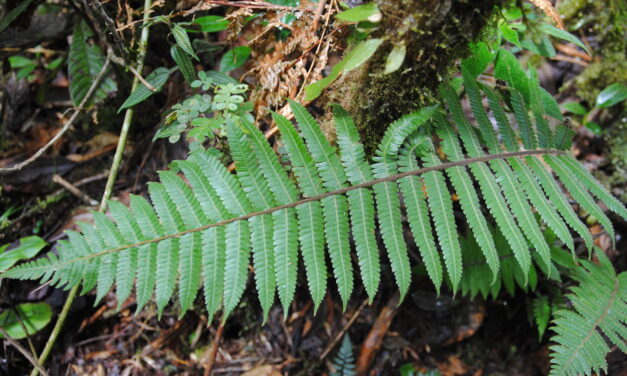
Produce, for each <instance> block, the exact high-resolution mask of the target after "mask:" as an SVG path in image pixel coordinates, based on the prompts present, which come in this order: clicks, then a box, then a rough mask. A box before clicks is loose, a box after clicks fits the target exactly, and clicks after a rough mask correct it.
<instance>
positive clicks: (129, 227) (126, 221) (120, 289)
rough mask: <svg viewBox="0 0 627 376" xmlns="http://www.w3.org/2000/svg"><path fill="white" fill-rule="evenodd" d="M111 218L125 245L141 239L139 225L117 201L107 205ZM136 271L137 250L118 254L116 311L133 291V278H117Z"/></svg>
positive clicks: (127, 209)
mask: <svg viewBox="0 0 627 376" xmlns="http://www.w3.org/2000/svg"><path fill="white" fill-rule="evenodd" d="M108 207H109V211H110V212H111V216H112V217H113V219H114V220H115V224H116V225H117V227H118V229H119V230H120V232H121V233H122V235H123V236H124V240H125V242H126V243H137V242H139V241H140V240H141V239H142V233H141V229H140V226H139V224H138V223H137V220H136V219H135V217H133V213H132V212H131V210H130V209H129V208H127V207H126V206H124V205H122V204H121V203H120V202H118V201H109V204H108ZM136 269H137V248H130V249H129V250H128V251H126V252H120V254H119V256H118V270H117V275H118V278H117V279H118V284H117V290H116V294H117V296H118V310H119V309H120V307H121V306H122V303H124V302H125V301H126V299H127V298H128V297H129V295H130V294H131V291H132V290H133V282H134V278H132V277H131V278H120V277H119V276H129V275H130V276H133V275H134V274H135V270H136Z"/></svg>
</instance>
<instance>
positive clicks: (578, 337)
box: [550, 250, 627, 376]
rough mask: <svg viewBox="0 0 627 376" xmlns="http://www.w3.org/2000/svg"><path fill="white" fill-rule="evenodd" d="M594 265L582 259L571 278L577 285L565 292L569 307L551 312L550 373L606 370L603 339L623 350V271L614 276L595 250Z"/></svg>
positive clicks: (626, 307) (626, 296) (626, 300)
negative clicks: (551, 343)
mask: <svg viewBox="0 0 627 376" xmlns="http://www.w3.org/2000/svg"><path fill="white" fill-rule="evenodd" d="M596 255H597V257H598V258H599V261H600V263H599V264H598V265H596V264H593V263H592V262H589V261H586V260H582V265H583V268H582V269H579V270H578V271H577V273H576V275H575V278H576V279H577V281H578V282H579V285H578V286H575V287H573V288H572V289H571V293H570V294H568V295H567V297H568V298H569V300H570V301H571V303H572V307H573V309H571V310H569V309H561V310H558V311H557V312H555V319H554V320H553V326H552V327H551V330H553V331H554V332H555V333H556V334H555V336H553V337H552V338H551V339H552V341H554V342H556V344H555V345H553V346H551V347H550V349H551V357H552V359H551V363H552V367H551V375H554V376H558V375H559V376H562V375H567V376H571V375H572V376H575V375H580V374H585V375H590V374H591V373H592V372H595V373H597V374H599V373H600V371H601V370H603V371H604V372H606V373H607V362H606V360H605V357H606V355H607V354H608V353H609V352H610V348H609V346H608V344H607V341H606V340H605V339H604V337H603V336H605V337H607V338H608V339H609V341H610V342H611V343H612V344H614V345H615V346H617V347H618V348H619V349H620V350H621V351H623V352H627V343H626V342H625V341H626V339H627V322H626V320H625V317H627V272H623V273H620V274H619V275H616V272H615V271H614V268H613V267H612V264H611V263H610V261H609V260H608V259H607V257H606V256H605V255H604V254H603V252H602V251H600V250H597V252H596Z"/></svg>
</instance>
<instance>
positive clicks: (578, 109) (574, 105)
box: [562, 102, 588, 116]
mask: <svg viewBox="0 0 627 376" xmlns="http://www.w3.org/2000/svg"><path fill="white" fill-rule="evenodd" d="M562 108H564V110H565V111H567V112H570V113H573V114H575V115H582V116H583V115H585V114H586V113H587V112H588V110H586V108H585V107H584V106H583V105H582V104H581V103H579V102H566V103H564V104H563V105H562Z"/></svg>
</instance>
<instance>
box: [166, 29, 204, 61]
mask: <svg viewBox="0 0 627 376" xmlns="http://www.w3.org/2000/svg"><path fill="white" fill-rule="evenodd" d="M172 35H174V39H175V40H176V44H177V45H178V46H179V47H181V49H182V50H183V51H185V52H187V53H188V54H189V55H190V56H192V57H194V58H195V59H196V60H198V56H197V55H196V53H195V52H194V48H193V47H192V43H191V42H190V40H189V36H188V35H187V31H185V29H183V27H182V26H181V25H174V26H173V27H172Z"/></svg>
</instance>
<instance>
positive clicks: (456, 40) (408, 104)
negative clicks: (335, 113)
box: [318, 0, 505, 153]
mask: <svg viewBox="0 0 627 376" xmlns="http://www.w3.org/2000/svg"><path fill="white" fill-rule="evenodd" d="M376 2H377V3H378V5H379V9H380V10H381V13H382V15H383V18H382V20H381V23H380V25H379V26H378V28H377V29H376V31H375V32H374V33H373V34H372V37H376V38H384V39H385V43H384V44H383V45H382V46H381V47H380V48H379V50H378V51H377V53H376V54H375V55H374V56H373V57H372V58H371V59H370V60H369V61H368V62H367V63H366V64H364V65H363V66H362V67H360V68H359V69H356V70H354V71H351V72H349V73H348V74H346V75H344V76H343V77H341V78H340V79H339V80H337V81H336V82H334V83H333V84H332V86H331V87H329V88H328V89H327V90H326V92H325V95H324V96H323V97H322V98H320V99H319V100H318V103H319V104H324V103H325V102H326V103H340V104H341V105H342V106H343V107H344V108H346V109H348V111H349V112H350V113H351V114H352V115H353V117H354V119H355V122H356V124H357V126H358V127H359V129H360V132H361V135H362V138H363V139H364V140H365V141H366V149H367V152H368V153H371V152H372V151H373V148H374V147H375V146H376V144H377V142H378V141H379V139H380V138H381V136H382V134H383V132H384V131H385V128H386V126H387V124H389V123H390V122H392V121H394V120H396V119H398V118H399V117H400V116H401V115H403V114H406V113H408V112H409V111H411V110H414V109H416V108H418V107H419V106H421V105H424V104H425V103H426V102H428V101H429V100H431V99H432V98H433V93H434V89H435V88H436V87H437V85H438V83H439V82H440V81H441V79H442V78H443V77H444V76H445V75H446V73H447V72H448V71H449V69H450V68H451V67H452V66H453V64H454V63H455V61H456V60H457V58H459V57H462V56H464V55H466V54H467V52H468V45H469V43H471V42H473V41H475V40H477V39H478V38H479V37H480V36H481V33H482V31H483V30H484V29H485V27H486V26H487V25H488V24H490V22H491V20H493V15H494V12H495V10H496V9H498V7H499V5H501V4H502V3H504V2H505V1H504V0H485V1H483V0H480V1H470V0H467V1H463V0H398V1H390V0H376ZM397 44H404V45H405V46H406V49H407V54H406V56H405V60H404V62H403V65H402V66H401V67H400V69H398V70H397V71H395V72H393V73H390V74H387V75H384V74H383V70H384V65H385V59H386V57H387V55H388V53H389V52H390V51H391V49H392V48H393V46H394V45H397ZM327 120H328V119H327ZM325 123H327V124H328V123H329V121H325Z"/></svg>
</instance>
